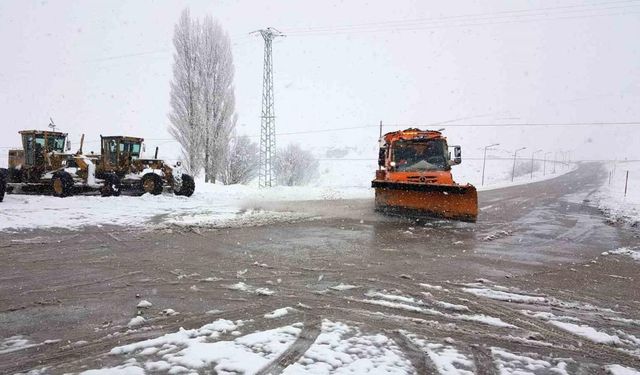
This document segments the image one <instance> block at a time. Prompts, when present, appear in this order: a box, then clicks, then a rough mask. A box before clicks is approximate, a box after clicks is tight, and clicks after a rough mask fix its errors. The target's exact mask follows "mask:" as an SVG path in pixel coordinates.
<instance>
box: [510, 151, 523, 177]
mask: <svg viewBox="0 0 640 375" xmlns="http://www.w3.org/2000/svg"><path fill="white" fill-rule="evenodd" d="M524 149H526V147H522V148H519V149H517V150H515V151H514V152H513V169H512V170H511V182H513V177H514V176H515V174H516V155H518V151H522V150H524Z"/></svg>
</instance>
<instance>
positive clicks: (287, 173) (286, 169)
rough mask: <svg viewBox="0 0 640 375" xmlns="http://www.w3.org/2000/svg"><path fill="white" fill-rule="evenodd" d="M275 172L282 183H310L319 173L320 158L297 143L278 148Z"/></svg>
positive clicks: (292, 184) (291, 184) (290, 184)
mask: <svg viewBox="0 0 640 375" xmlns="http://www.w3.org/2000/svg"><path fill="white" fill-rule="evenodd" d="M275 172H276V176H277V178H278V183H279V184H280V185H286V186H294V185H305V184H308V183H309V182H310V181H311V180H313V179H314V178H315V177H316V176H317V175H318V159H316V158H315V157H314V156H313V154H312V153H311V152H310V151H307V150H304V149H302V148H301V147H300V146H298V145H296V144H289V145H288V146H287V147H286V148H285V149H282V150H278V153H277V155H276V165H275Z"/></svg>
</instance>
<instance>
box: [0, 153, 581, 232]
mask: <svg viewBox="0 0 640 375" xmlns="http://www.w3.org/2000/svg"><path fill="white" fill-rule="evenodd" d="M520 163H524V164H522V165H521V167H520V169H521V170H526V171H528V170H529V169H528V165H529V164H527V161H521V162H520ZM512 166H513V164H512V161H510V160H489V161H487V166H486V176H485V185H484V186H481V172H482V161H481V160H467V161H464V162H463V164H462V165H460V166H457V167H455V169H454V171H453V173H454V175H455V179H456V181H457V182H459V183H465V182H471V183H472V184H474V185H476V186H477V187H478V189H479V190H488V189H492V188H499V187H506V186H511V185H518V184H524V183H530V182H536V181H540V180H543V179H548V178H552V177H556V176H559V175H560V174H562V173H566V172H568V171H570V170H571V168H569V167H566V166H560V165H559V166H558V168H557V170H556V173H555V174H552V173H551V171H552V168H551V167H550V166H548V167H547V172H548V173H546V174H545V175H544V176H543V173H542V171H536V172H535V173H534V175H533V178H531V176H530V174H529V173H525V174H523V175H521V176H519V177H516V178H515V180H514V181H513V182H511V171H512ZM522 166H524V167H525V168H522ZM375 169H376V161H375V160H369V159H366V158H362V157H361V154H359V153H358V152H356V151H355V150H351V151H348V152H347V153H346V154H344V155H342V157H341V158H337V159H336V158H331V159H328V158H320V166H319V176H318V178H317V179H316V180H315V181H314V182H312V183H311V184H310V185H308V186H298V187H286V186H278V187H276V188H271V189H258V188H257V186H256V184H255V183H253V184H250V185H231V186H225V185H219V184H205V183H204V182H203V181H201V180H200V181H196V192H195V193H194V195H193V196H192V197H189V198H187V197H179V196H174V195H173V194H163V195H159V196H152V195H148V194H147V195H144V196H142V197H130V196H120V197H104V198H103V197H99V196H74V197H68V198H64V199H61V198H55V197H51V196H34V195H7V196H6V197H5V200H4V202H2V203H1V204H0V230H29V229H36V228H67V229H75V228H80V227H84V226H106V225H118V226H129V227H136V226H138V227H139V226H149V225H151V226H154V225H155V226H166V225H178V226H190V225H195V226H198V225H207V226H212V227H216V226H245V225H260V224H263V223H269V222H274V221H279V220H296V219H303V218H304V216H301V215H300V214H297V213H293V212H292V213H275V212H265V211H256V210H252V209H251V208H252V207H256V206H259V203H260V202H265V201H300V200H330V199H352V198H373V189H371V188H370V186H371V179H372V178H373V175H374V171H375Z"/></svg>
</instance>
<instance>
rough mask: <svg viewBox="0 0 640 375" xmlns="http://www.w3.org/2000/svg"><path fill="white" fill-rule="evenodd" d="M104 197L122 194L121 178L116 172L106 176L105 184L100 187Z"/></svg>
mask: <svg viewBox="0 0 640 375" xmlns="http://www.w3.org/2000/svg"><path fill="white" fill-rule="evenodd" d="M100 195H102V196H103V197H111V196H114V197H117V196H119V195H120V179H119V178H118V176H117V175H116V174H113V173H110V174H107V175H105V176H104V185H103V186H102V188H100Z"/></svg>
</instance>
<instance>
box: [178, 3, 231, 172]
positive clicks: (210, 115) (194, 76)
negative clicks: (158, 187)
mask: <svg viewBox="0 0 640 375" xmlns="http://www.w3.org/2000/svg"><path fill="white" fill-rule="evenodd" d="M174 46H175V49H176V51H175V54H174V71H173V75H174V77H173V81H172V83H171V108H172V112H171V114H170V115H169V119H170V120H171V127H170V132H171V134H172V135H173V136H174V137H175V138H176V139H177V140H178V142H179V143H180V145H181V146H182V152H183V156H184V157H185V164H186V166H187V169H188V170H189V171H190V172H191V173H193V174H194V175H195V174H198V172H199V171H200V169H202V167H204V171H205V181H207V182H209V181H211V182H215V180H216V177H217V176H218V174H219V173H220V172H221V168H222V166H223V165H224V160H225V158H226V156H227V154H228V151H229V141H230V136H231V132H232V131H233V128H234V127H235V123H236V118H237V117H236V114H235V95H234V87H233V76H234V67H233V56H232V54H231V42H230V39H229V36H228V35H227V33H226V32H225V31H224V30H223V29H222V27H221V26H220V24H219V23H218V22H216V21H215V20H214V19H213V18H211V17H208V16H207V17H205V19H204V21H203V22H200V21H198V20H195V19H191V16H190V14H189V10H188V9H186V10H184V11H183V12H182V15H181V17H180V20H179V22H178V24H177V25H176V29H175V35H174Z"/></svg>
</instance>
